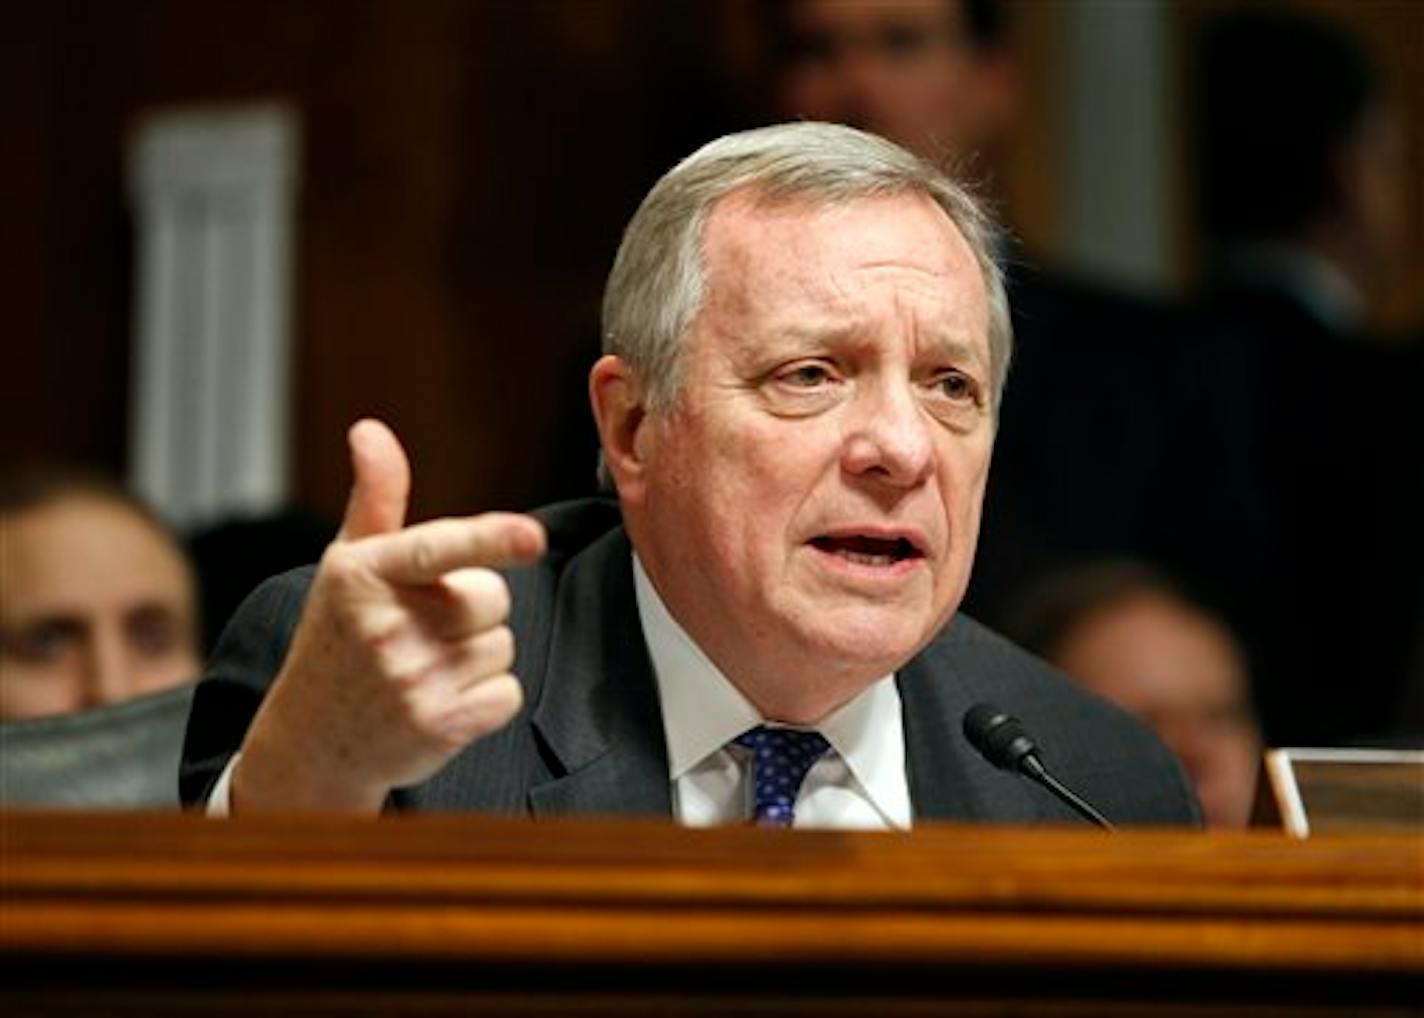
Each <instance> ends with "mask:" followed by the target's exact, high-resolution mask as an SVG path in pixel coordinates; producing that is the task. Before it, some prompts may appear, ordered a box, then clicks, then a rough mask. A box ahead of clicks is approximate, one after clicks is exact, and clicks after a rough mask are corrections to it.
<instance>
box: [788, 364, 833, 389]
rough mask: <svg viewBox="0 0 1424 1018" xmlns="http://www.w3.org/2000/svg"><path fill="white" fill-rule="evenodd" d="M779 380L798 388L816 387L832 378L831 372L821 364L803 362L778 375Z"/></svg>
mask: <svg viewBox="0 0 1424 1018" xmlns="http://www.w3.org/2000/svg"><path fill="white" fill-rule="evenodd" d="M778 378H779V381H781V382H782V383H783V384H785V385H789V386H791V387H792V388H797V389H814V388H816V387H817V386H821V385H824V384H826V383H827V382H829V381H830V380H831V373H830V372H829V371H827V370H826V368H825V366H824V365H821V364H801V365H798V366H796V367H794V368H792V369H791V370H790V371H784V372H782V373H781V375H780V376H778Z"/></svg>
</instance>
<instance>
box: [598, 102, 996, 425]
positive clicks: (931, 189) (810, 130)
mask: <svg viewBox="0 0 1424 1018" xmlns="http://www.w3.org/2000/svg"><path fill="white" fill-rule="evenodd" d="M742 189H752V190H753V191H754V193H755V196H756V198H757V199H758V200H761V201H767V202H776V203H780V202H791V201H809V202H811V203H813V204H817V205H838V204H844V203H846V202H850V201H854V200H858V199H865V198H877V197H883V196H889V195H900V194H922V195H924V196H926V197H928V198H930V199H931V200H932V201H934V203H935V204H936V205H938V206H939V207H940V208H941V209H943V210H944V212H945V214H946V215H947V216H948V217H949V220H950V222H952V223H953V224H954V226H955V227H956V228H957V229H958V230H959V233H960V235H961V236H963V238H964V240H965V242H966V243H967V244H968V245H969V249H970V250H971V251H972V252H973V253H974V258H975V261H976V262H977V263H978V265H979V271H980V273H981V274H982V275H983V279H984V291H985V294H986V296H987V298H988V307H989V359H990V372H991V376H992V378H991V381H992V393H993V406H994V407H995V409H996V410H997V407H998V405H999V398H1000V396H1001V395H1002V393H1003V387H1004V380H1005V378H1006V377H1007V375H1008V369H1009V358H1010V354H1011V352H1012V347H1013V327H1012V325H1011V324H1010V320H1009V302H1008V297H1007V295H1006V294H1005V292H1004V277H1003V271H1002V270H1001V268H1000V267H999V263H998V261H997V258H996V252H997V250H998V248H999V243H1000V242H999V230H998V227H997V226H996V225H995V223H994V221H993V219H992V218H991V217H990V216H989V214H988V213H987V212H986V211H985V209H984V208H983V206H981V205H980V203H979V202H978V201H977V200H976V199H975V198H974V197H973V196H972V195H971V194H970V193H969V191H968V190H966V189H965V188H964V187H962V186H961V185H959V184H957V183H955V182H954V181H953V180H950V179H949V178H948V177H947V176H945V175H944V174H943V173H942V172H941V171H940V170H939V169H937V168H936V167H935V166H933V165H932V164H930V163H929V162H926V161H925V160H923V159H920V158H919V157H917V156H914V155H912V154H911V153H909V152H907V151H905V150H904V149H902V148H900V147H899V146H897V145H893V144H891V143H890V142H888V141H885V140H884V139H883V138H878V137H876V136H875V135H872V134H866V133H865V132H863V131H857V130H854V129H853V128H849V127H842V126H839V125H836V124H819V123H792V124H780V125H777V126H774V127H763V128H758V129H757V130H753V131H743V132H741V133H739V134H729V135H727V136H726V137H723V138H718V139H717V140H716V141H713V142H710V143H708V144H706V145H704V146H703V147H702V148H700V149H698V150H697V151H696V152H694V153H693V154H692V155H690V156H688V157H687V158H686V159H684V160H683V161H682V162H680V163H678V164H677V165H676V166H674V167H673V168H672V169H671V170H669V171H668V172H667V173H666V174H664V175H663V177H662V179H661V180H659V181H658V182H657V184H655V185H654V186H653V189H652V190H651V191H649V192H648V195H647V197H646V198H644V199H643V203H642V204H641V205H640V206H638V211H637V212H636V213H634V215H633V218H632V220H631V221H630V222H629V223H628V227H627V229H626V230H624V232H623V243H622V244H621V245H620V246H619V248H618V256H617V258H616V259H615V260H614V262H613V271H612V272H610V273H609V275H608V285H607V287H606V288H605V289H604V292H603V351H604V353H610V354H616V355H618V356H619V357H621V358H622V359H623V360H624V361H626V362H627V363H628V365H629V366H630V367H631V368H632V369H633V371H634V372H636V373H637V375H638V377H639V378H640V379H641V380H642V382H643V384H644V385H645V386H646V387H647V399H648V405H649V407H650V408H651V409H661V408H666V407H668V406H670V405H671V404H672V403H673V402H674V400H675V399H676V397H677V395H678V393H679V391H680V389H681V367H682V358H681V356H680V355H681V352H682V345H683V342H684V340H685V339H686V337H687V335H688V332H689V331H690V330H691V328H692V325H693V322H694V321H695V320H696V318H697V314H698V312H699V311H700V310H701V307H702V300H703V296H704V289H705V286H704V279H703V276H704V273H703V254H702V246H703V235H704V232H705V230H706V226H707V220H708V218H709V217H710V216H711V214H712V210H713V208H714V207H715V206H716V204H717V203H718V202H719V201H721V200H722V199H723V198H725V197H727V196H728V195H730V194H731V193H732V192H734V191H740V190H742Z"/></svg>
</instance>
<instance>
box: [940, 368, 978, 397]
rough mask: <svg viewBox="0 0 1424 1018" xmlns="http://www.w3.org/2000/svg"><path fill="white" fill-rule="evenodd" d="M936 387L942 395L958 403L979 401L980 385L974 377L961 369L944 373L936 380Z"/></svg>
mask: <svg viewBox="0 0 1424 1018" xmlns="http://www.w3.org/2000/svg"><path fill="white" fill-rule="evenodd" d="M935 388H936V389H937V390H938V391H939V394H940V395H942V396H944V397H945V398H947V399H950V400H953V401H954V402H956V403H962V402H967V401H973V402H978V396H979V387H978V386H977V385H975V383H974V380H973V379H972V378H970V377H969V376H968V375H966V374H963V373H962V372H959V371H951V372H949V373H948V374H946V375H942V376H941V377H940V378H939V380H938V381H936V382H935Z"/></svg>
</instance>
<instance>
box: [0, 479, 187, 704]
mask: <svg viewBox="0 0 1424 1018" xmlns="http://www.w3.org/2000/svg"><path fill="white" fill-rule="evenodd" d="M0 526H3V528H4V539H3V541H0V573H3V575H4V578H5V589H4V597H3V598H0V677H3V681H0V718H5V719H23V718H37V717H45V716H48V715H53V714H66V713H69V712H71V711H78V710H84V709H86V708H89V707H96V706H99V705H101V704H106V703H115V702H118V701H121V700H127V699H130V698H132V697H135V696H140V695H142V694H144V693H150V692H156V691H158V690H160V689H166V688H168V687H171V686H176V685H178V684H180V683H182V682H184V681H187V680H191V679H194V678H196V677H197V675H198V671H199V662H198V655H197V652H196V648H195V646H194V631H195V630H194V621H195V620H194V605H193V592H192V586H191V582H190V579H189V575H188V572H187V569H186V568H185V565H184V563H183V561H182V560H181V559H180V558H179V556H178V554H177V552H176V551H175V550H174V549H173V548H172V547H171V546H170V545H169V544H168V542H167V541H166V540H165V539H164V538H163V537H162V536H161V535H159V534H157V533H155V532H154V530H153V528H152V527H151V526H150V525H149V524H148V523H147V522H146V521H144V520H143V519H141V518H140V517H138V516H137V515H135V514H134V513H133V512H131V511H130V510H128V509H127V508H125V507H123V506H120V505H117V504H114V503H111V502H108V501H104V500H102V499H94V498H87V497H75V498H66V499H61V500H59V501H56V502H53V503H49V504H46V505H41V506H38V507H36V508H34V509H29V510H25V511H23V512H20V513H17V514H15V515H12V516H6V517H4V518H3V520H0Z"/></svg>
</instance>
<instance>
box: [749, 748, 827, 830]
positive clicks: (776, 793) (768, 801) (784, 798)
mask: <svg viewBox="0 0 1424 1018" xmlns="http://www.w3.org/2000/svg"><path fill="white" fill-rule="evenodd" d="M732 741H733V742H735V743H736V744H737V745H738V746H741V747H743V748H744V749H749V750H751V752H752V783H753V785H754V786H755V788H756V807H755V810H754V812H753V814H752V819H753V821H754V822H755V823H756V824H757V825H759V826H762V827H790V826H791V824H792V821H794V820H795V819H796V793H798V792H799V791H800V790H801V782H803V781H805V780H806V774H807V773H808V772H809V771H810V770H811V768H812V767H814V766H815V764H816V761H817V760H819V759H821V757H823V756H825V754H826V751H827V750H829V749H830V748H831V744H830V743H829V742H827V741H826V740H825V739H824V738H823V737H822V736H821V734H820V733H819V732H802V731H797V730H796V729H794V728H767V727H765V726H762V725H758V726H757V727H756V728H753V729H751V730H750V731H746V732H743V733H742V734H741V735H739V736H737V737H736V738H735V739H733V740H732Z"/></svg>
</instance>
